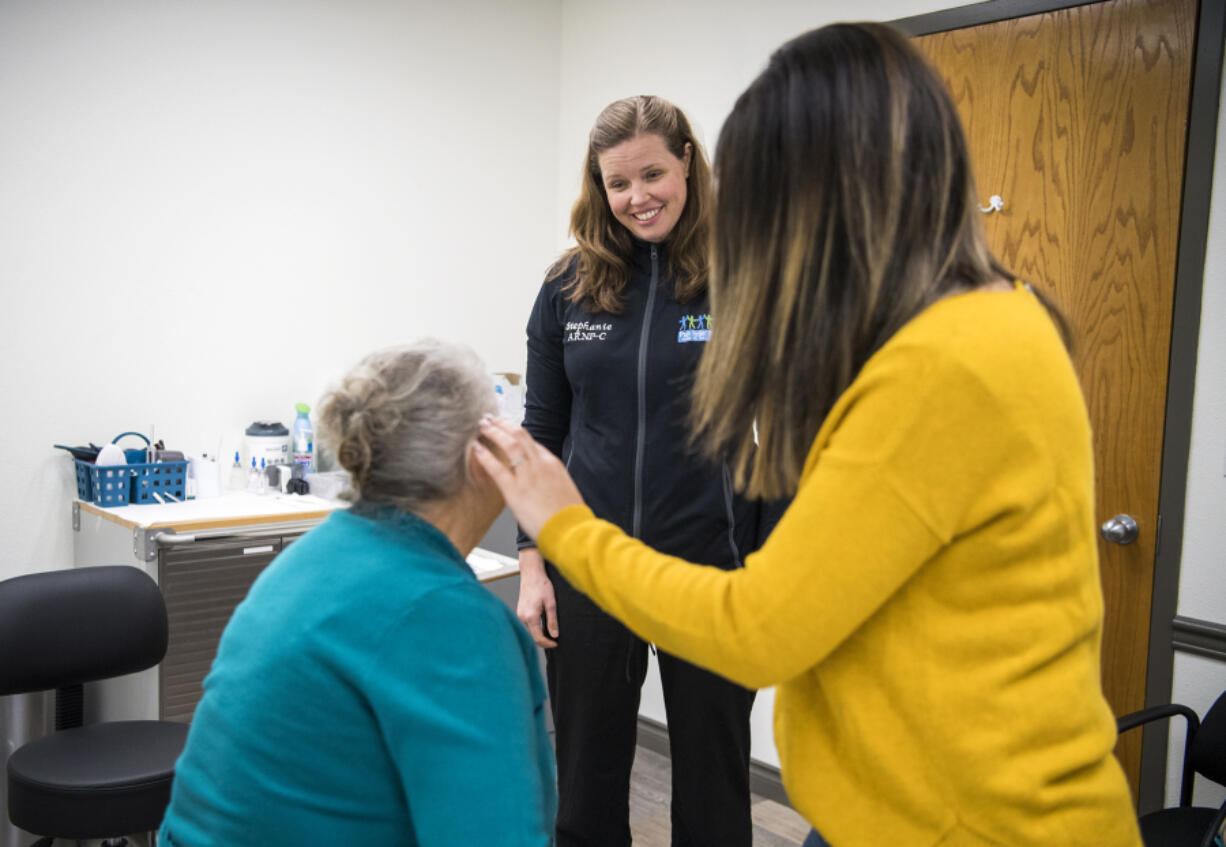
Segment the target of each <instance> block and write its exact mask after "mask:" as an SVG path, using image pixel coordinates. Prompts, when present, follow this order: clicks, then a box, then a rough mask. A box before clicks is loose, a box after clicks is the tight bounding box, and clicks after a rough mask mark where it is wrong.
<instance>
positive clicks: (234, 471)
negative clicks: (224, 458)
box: [230, 450, 247, 491]
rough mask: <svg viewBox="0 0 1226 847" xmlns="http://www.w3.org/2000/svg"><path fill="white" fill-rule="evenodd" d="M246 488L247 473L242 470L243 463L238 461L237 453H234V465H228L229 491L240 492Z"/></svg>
mask: <svg viewBox="0 0 1226 847" xmlns="http://www.w3.org/2000/svg"><path fill="white" fill-rule="evenodd" d="M246 487H247V472H246V471H245V470H243V463H242V462H240V461H239V458H238V451H237V450H235V451H234V464H232V465H230V490H231V491H242V490H243V489H244V488H246Z"/></svg>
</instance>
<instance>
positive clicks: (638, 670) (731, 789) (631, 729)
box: [545, 566, 754, 847]
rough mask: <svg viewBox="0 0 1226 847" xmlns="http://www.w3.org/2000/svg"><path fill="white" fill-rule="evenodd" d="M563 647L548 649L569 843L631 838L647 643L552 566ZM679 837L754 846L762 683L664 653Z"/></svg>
mask: <svg viewBox="0 0 1226 847" xmlns="http://www.w3.org/2000/svg"><path fill="white" fill-rule="evenodd" d="M548 574H549V578H550V580H551V581H552V582H553V586H554V593H555V595H556V597H557V603H558V629H559V636H558V638H557V642H558V646H557V647H555V648H553V649H550V650H546V651H545V658H546V676H547V679H548V682H549V697H550V703H551V706H552V709H553V720H554V727H555V729H556V738H555V741H556V746H557V756H558V822H557V836H558V840H557V844H558V847H605V845H608V847H625V846H626V845H628V844H630V822H629V797H630V769H631V766H632V765H633V763H634V750H635V747H636V745H637V729H638V708H639V691H640V689H641V688H642V685H643V679H644V678H645V676H646V674H647V645H646V644H645V643H644V642H643V641H642V640H640V639H639V638H637V637H635V636H634V635H633V634H631V632H630V631H629V630H628V629H626V628H625V627H624V626H622V625H621V624H620V623H618V622H617V621H615V620H614V619H613V618H611V617H609V616H608V615H607V614H605V613H604V612H602V611H601V610H600V609H599V608H598V607H597V606H596V605H595V604H594V603H592V601H591V600H589V599H588V598H587V597H585V596H584V595H583V594H580V593H579V592H578V591H576V590H575V589H574V588H572V587H571V586H570V585H569V584H568V583H567V582H566V581H565V580H564V579H563V578H562V577H561V576H560V575H559V574H558V572H557V571H556V570H555V569H554V568H553V567H552V566H548ZM658 659H659V665H660V681H661V683H662V684H663V689H664V706H665V710H666V712H667V715H668V738H669V745H670V748H671V749H670V752H671V758H672V774H673V775H672V843H673V847H710V845H719V847H741V845H744V847H749V845H750V844H752V841H753V824H752V823H751V820H750V814H749V711H750V708H751V707H752V706H753V699H754V692H752V691H749V690H748V689H745V688H742V687H741V686H739V685H736V684H734V683H732V682H729V681H728V680H726V679H724V678H723V677H721V676H718V675H716V674H713V673H711V672H709V671H705V670H702V669H701V668H698V667H695V666H694V665H691V664H689V663H688V662H685V661H682V660H681V659H678V658H676V657H675V656H670V655H668V654H667V653H663V652H661V653H659V655H658Z"/></svg>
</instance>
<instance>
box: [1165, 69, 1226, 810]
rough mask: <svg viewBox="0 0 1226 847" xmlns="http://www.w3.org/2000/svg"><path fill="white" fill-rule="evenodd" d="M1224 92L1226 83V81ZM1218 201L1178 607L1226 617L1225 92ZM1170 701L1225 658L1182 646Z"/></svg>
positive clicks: (1210, 798) (1211, 790)
mask: <svg viewBox="0 0 1226 847" xmlns="http://www.w3.org/2000/svg"><path fill="white" fill-rule="evenodd" d="M1223 91H1224V93H1226V88H1224V89H1223ZM1213 197H1214V201H1213V204H1212V207H1211V208H1210V211H1209V245H1208V249H1207V251H1206V253H1205V286H1204V288H1203V289H1202V293H1201V296H1202V300H1201V319H1200V346H1199V351H1198V354H1197V363H1196V394H1195V398H1194V400H1193V404H1192V447H1191V453H1190V458H1189V462H1188V487H1187V492H1186V494H1187V501H1186V506H1185V518H1184V527H1183V552H1182V555H1181V556H1180V573H1179V606H1178V612H1179V614H1180V615H1182V616H1184V617H1188V618H1198V619H1200V620H1204V621H1210V622H1213V623H1218V624H1226V332H1223V329H1222V322H1223V320H1226V97H1223V101H1222V103H1221V104H1220V106H1219V112H1218V141H1217V163H1216V167H1215V168H1214V174H1213ZM1172 689H1173V691H1172V696H1171V699H1172V702H1176V703H1183V704H1185V705H1187V706H1191V707H1192V708H1193V709H1195V710H1196V712H1197V713H1198V714H1200V715H1204V713H1205V711H1206V710H1207V709H1208V708H1209V707H1210V706H1211V705H1213V702H1214V701H1215V700H1216V699H1217V698H1218V696H1219V695H1221V693H1222V692H1223V691H1226V662H1219V661H1214V660H1212V659H1208V658H1205V657H1203V656H1194V655H1188V654H1183V653H1179V654H1176V656H1175V673H1174V680H1173V685H1172ZM1181 724H1182V721H1178V720H1176V721H1173V722H1172V725H1171V726H1172V731H1171V736H1170V748H1171V755H1170V756H1168V762H1169V763H1170V764H1168V766H1167V792H1166V793H1167V802H1168V803H1174V802H1176V801H1177V799H1178V797H1179V778H1180V773H1179V762H1180V761H1181V757H1182V755H1183V753H1182V750H1183V729H1182V726H1181ZM1193 800H1194V802H1196V803H1197V804H1199V805H1211V806H1217V805H1220V804H1221V803H1222V801H1223V800H1226V788H1222V787H1220V786H1216V785H1213V784H1212V783H1210V782H1208V781H1206V780H1205V779H1204V778H1203V777H1198V779H1197V784H1196V794H1195V796H1194V798H1193Z"/></svg>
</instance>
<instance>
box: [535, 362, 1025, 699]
mask: <svg viewBox="0 0 1226 847" xmlns="http://www.w3.org/2000/svg"><path fill="white" fill-rule="evenodd" d="M904 360H905V357H904ZM947 370H948V369H947ZM865 377H866V378H865V379H863V380H860V381H858V383H857V386H858V388H857V390H855V391H851V390H849V392H848V394H847V395H845V396H844V398H841V399H840V402H839V404H838V405H837V406H836V408H835V410H834V411H832V412H831V416H830V418H828V420H827V423H826V425H825V426H823V429H822V431H821V432H820V433H819V434H818V437H817V441H816V442H815V446H814V449H813V451H812V452H811V454H810V456H809V459H808V462H807V464H806V469H805V472H804V475H803V476H802V479H801V484H800V487H799V490H798V492H797V494H796V497H795V498H794V500H793V501H792V503H791V505H790V506H789V507H788V508H787V510H786V511H785V512H784V514H783V516H782V518H781V519H780V521H779V523H778V525H777V526H776V527H775V529H774V532H773V533H771V535H770V537H769V538H768V539H767V541H766V543H765V545H764V546H763V547H762V549H761V550H759V551H758V552H757V553H754V554H751V555H749V556H748V557H746V560H745V567H744V568H743V569H739V570H733V571H723V570H717V569H715V568H705V567H696V566H693V565H690V564H689V563H687V562H685V561H683V560H681V559H677V558H673V557H669V556H664V555H661V554H659V553H656V552H655V551H654V550H652V549H650V548H649V547H647V546H645V545H644V544H642V543H641V542H639V541H636V540H634V539H631V538H629V537H627V536H626V535H625V534H623V533H622V532H621V531H620V530H618V529H617V528H616V527H615V526H613V525H611V524H609V523H606V522H604V521H600V520H598V519H596V518H595V517H594V516H593V515H592V514H591V512H590V511H589V510H587V508H586V507H582V506H572V507H569V508H567V509H564V510H562V511H561V512H559V513H558V514H557V515H555V516H554V517H553V518H552V519H551V520H550V521H549V522H548V523H547V524H546V525H545V527H544V528H543V529H542V531H541V534H540V538H539V539H538V541H539V545H540V549H541V552H542V553H543V554H544V555H545V556H546V557H547V558H548V559H550V560H551V561H553V562H554V563H555V564H556V565H557V566H558V567H559V568H560V569H561V571H562V572H563V574H564V575H565V576H566V578H567V579H568V580H569V581H570V582H571V583H572V584H573V585H575V586H576V587H577V588H579V589H580V590H582V591H583V592H585V593H587V594H588V595H590V596H591V597H592V599H593V600H595V602H596V603H597V604H599V605H600V606H601V607H603V608H604V609H605V610H606V611H608V612H609V613H610V614H612V615H613V616H614V617H617V618H618V619H620V620H622V621H623V622H625V623H626V624H627V625H628V626H629V627H630V628H631V629H632V630H634V631H635V632H636V633H637V634H638V635H640V636H641V637H643V638H644V639H647V640H649V641H652V642H654V643H656V644H658V645H659V646H660V647H661V648H662V649H664V650H666V651H668V652H670V653H674V654H676V655H678V656H681V657H682V658H684V659H687V660H689V661H691V662H694V663H695V664H698V665H702V666H704V667H706V668H709V669H711V670H714V671H716V672H718V673H720V674H722V675H724V676H726V677H728V678H730V679H732V680H734V681H736V682H738V683H740V684H742V685H746V686H748V687H754V688H761V687H765V686H769V685H775V684H778V683H781V682H784V681H786V680H789V679H791V678H793V677H795V676H796V675H797V674H799V673H801V672H803V671H805V670H807V669H809V668H811V667H812V666H814V665H816V664H817V663H819V662H821V661H822V660H823V659H824V658H825V657H826V656H828V655H829V654H830V653H831V652H832V651H834V650H835V649H836V648H837V647H838V646H839V645H840V644H842V643H843V642H844V641H845V640H846V639H847V638H848V637H849V636H850V635H851V634H852V633H854V632H855V631H856V629H857V628H858V627H860V626H861V625H862V624H863V623H864V622H865V621H867V620H868V619H869V618H870V617H871V616H872V615H874V614H875V613H876V612H877V611H878V610H879V609H880V608H881V607H882V606H883V604H885V603H886V602H887V601H888V599H889V598H890V597H891V596H892V595H893V594H894V593H895V592H897V591H898V590H899V589H900V587H901V586H903V585H904V584H905V583H906V582H907V581H908V580H909V579H910V578H911V577H912V576H913V575H914V574H915V573H916V572H917V571H918V570H919V569H920V568H921V567H922V566H923V565H924V564H925V562H927V561H928V560H929V559H930V558H932V557H933V556H934V555H935V554H936V553H937V552H938V551H939V550H940V549H941V548H942V546H943V545H945V544H947V543H948V542H949V541H950V539H951V538H952V537H953V535H954V534H955V533H956V532H958V531H960V530H959V527H960V526H964V525H965V521H967V520H986V519H990V517H985V516H984V515H982V514H976V516H975V517H973V518H972V517H970V516H971V514H972V513H973V512H975V509H974V508H972V506H973V504H974V503H975V502H976V500H977V496H978V495H979V493H980V492H982V491H983V490H984V488H985V487H986V486H987V485H988V483H989V482H990V481H991V480H992V479H993V478H994V476H993V475H994V474H996V473H997V472H998V471H999V469H1000V467H1001V466H1002V463H1003V462H1005V461H1007V460H1008V458H1009V456H1008V454H1009V451H1010V450H1011V449H1012V448H1013V445H1012V441H1013V439H1011V437H1010V435H1009V433H1008V423H1007V421H1003V420H1000V418H1001V415H1000V414H999V411H998V410H996V407H995V404H994V403H993V401H992V399H991V396H990V395H991V392H990V391H988V390H986V389H984V388H983V386H981V385H978V384H977V383H976V382H975V380H973V379H967V378H966V377H965V374H962V373H960V372H959V371H958V369H956V368H955V369H953V372H952V373H949V372H946V373H944V374H934V373H932V372H931V369H929V368H927V367H926V366H925V365H924V364H923V363H916V362H914V361H912V362H906V361H904V364H903V365H902V366H901V367H888V366H887V367H884V368H881V369H879V370H878V371H877V372H875V373H873V374H866V375H865Z"/></svg>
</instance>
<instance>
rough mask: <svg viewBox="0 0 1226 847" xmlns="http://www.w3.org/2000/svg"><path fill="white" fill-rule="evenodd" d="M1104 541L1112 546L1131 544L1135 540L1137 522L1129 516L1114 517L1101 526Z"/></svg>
mask: <svg viewBox="0 0 1226 847" xmlns="http://www.w3.org/2000/svg"><path fill="white" fill-rule="evenodd" d="M1100 532H1101V533H1102V536H1103V540H1104V541H1110V542H1111V543H1112V544H1131V543H1132V542H1134V541H1136V540H1137V522H1136V521H1135V520H1133V518H1132V516H1131V515H1116V516H1115V517H1113V518H1112V519H1111V520H1109V521H1107V522H1106V523H1104V524H1103V525H1102V529H1101V530H1100Z"/></svg>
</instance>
